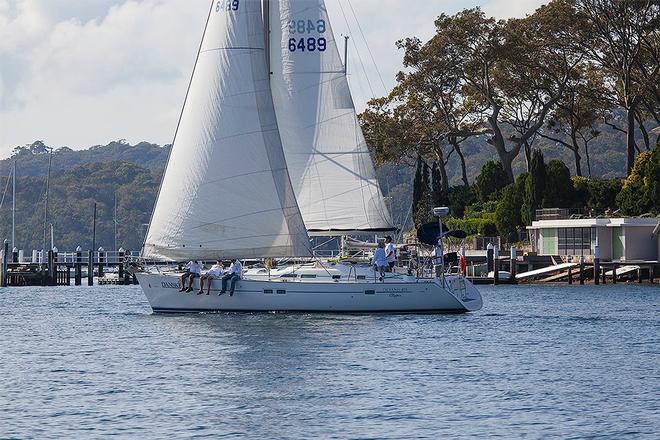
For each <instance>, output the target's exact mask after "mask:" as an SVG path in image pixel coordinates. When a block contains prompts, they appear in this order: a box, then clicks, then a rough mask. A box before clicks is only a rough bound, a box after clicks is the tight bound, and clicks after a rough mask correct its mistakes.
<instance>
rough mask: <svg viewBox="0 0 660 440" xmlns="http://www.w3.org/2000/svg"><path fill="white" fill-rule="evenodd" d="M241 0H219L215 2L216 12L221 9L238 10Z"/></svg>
mask: <svg viewBox="0 0 660 440" xmlns="http://www.w3.org/2000/svg"><path fill="white" fill-rule="evenodd" d="M240 5H241V0H219V1H218V2H217V3H216V4H215V12H220V11H238V8H239V6H240Z"/></svg>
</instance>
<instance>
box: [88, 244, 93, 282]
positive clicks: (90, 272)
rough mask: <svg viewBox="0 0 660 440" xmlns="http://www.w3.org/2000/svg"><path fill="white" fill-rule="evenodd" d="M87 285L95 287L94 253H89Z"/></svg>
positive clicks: (90, 251)
mask: <svg viewBox="0 0 660 440" xmlns="http://www.w3.org/2000/svg"><path fill="white" fill-rule="evenodd" d="M87 285H88V286H93V285H94V251H92V250H89V251H87Z"/></svg>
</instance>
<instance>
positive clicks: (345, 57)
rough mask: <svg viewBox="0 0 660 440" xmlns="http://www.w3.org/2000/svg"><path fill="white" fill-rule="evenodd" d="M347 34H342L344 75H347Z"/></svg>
mask: <svg viewBox="0 0 660 440" xmlns="http://www.w3.org/2000/svg"><path fill="white" fill-rule="evenodd" d="M348 39H349V36H348V35H344V75H348Z"/></svg>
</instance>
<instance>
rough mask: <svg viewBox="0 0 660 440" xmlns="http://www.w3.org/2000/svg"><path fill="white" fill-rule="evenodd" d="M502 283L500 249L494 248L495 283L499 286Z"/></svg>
mask: <svg viewBox="0 0 660 440" xmlns="http://www.w3.org/2000/svg"><path fill="white" fill-rule="evenodd" d="M499 283H500V250H499V248H497V247H494V248H493V284H494V285H495V286H497V285H498V284H499Z"/></svg>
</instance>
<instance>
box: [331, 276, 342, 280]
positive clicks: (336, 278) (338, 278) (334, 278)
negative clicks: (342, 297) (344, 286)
mask: <svg viewBox="0 0 660 440" xmlns="http://www.w3.org/2000/svg"><path fill="white" fill-rule="evenodd" d="M332 279H333V280H340V279H341V275H333V276H332Z"/></svg>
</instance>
